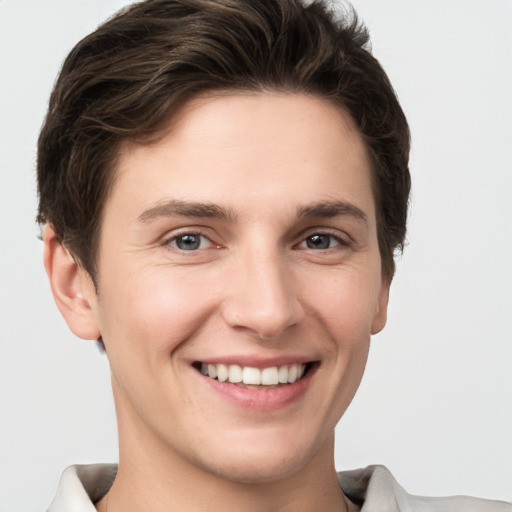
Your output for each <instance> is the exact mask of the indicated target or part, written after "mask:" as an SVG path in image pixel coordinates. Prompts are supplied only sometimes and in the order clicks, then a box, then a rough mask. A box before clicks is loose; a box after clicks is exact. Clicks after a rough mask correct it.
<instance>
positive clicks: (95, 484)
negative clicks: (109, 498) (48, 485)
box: [47, 464, 117, 512]
mask: <svg viewBox="0 0 512 512" xmlns="http://www.w3.org/2000/svg"><path fill="white" fill-rule="evenodd" d="M116 473H117V465H116V464H88V465H78V464H77V465H74V466H69V467H68V468H66V469H65V470H64V472H63V473H62V477H61V479H60V482H59V487H58V489H57V493H56V495H55V498H54V499H53V501H52V503H51V505H50V507H49V508H48V510H47V512H68V511H70V510H73V511H74V512H96V508H95V507H94V503H96V502H97V501H98V500H100V499H101V498H102V497H103V496H104V495H105V494H106V493H107V491H108V490H109V489H110V486H111V485H112V483H113V482H114V478H115V476H116Z"/></svg>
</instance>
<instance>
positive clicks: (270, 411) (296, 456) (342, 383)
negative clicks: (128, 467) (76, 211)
mask: <svg viewBox="0 0 512 512" xmlns="http://www.w3.org/2000/svg"><path fill="white" fill-rule="evenodd" d="M98 284H99V291H98V295H97V296H96V295H95V294H94V291H93V290H92V287H90V290H91V291H90V296H89V299H90V302H91V304H92V311H93V315H94V321H95V322H96V324H97V327H98V330H99V332H100V333H101V335H102V337H103V340H104V343H105V346H106V350H107V354H108V358H109V360H110V364H111V368H112V375H113V388H114V396H115V400H116V407H117V412H118V420H119V428H120V443H121V447H120V453H121V460H122V458H123V456H125V457H126V456H127V455H126V454H131V455H130V456H133V457H137V456H139V457H143V455H140V453H139V452H144V453H146V454H151V456H152V457H156V458H158V457H160V458H161V459H162V460H173V461H174V463H175V464H182V466H183V467H188V468H194V469H196V470H200V471H206V472H208V473H212V474H216V475H220V476H222V477H223V478H228V479H231V480H236V481H253V482H254V481H268V480H272V479H279V478H282V477H284V476H286V475H290V474H292V473H293V472H294V471H298V470H301V469H304V468H306V467H308V465H311V464H312V463H313V462H312V461H314V460H317V459H318V457H321V456H327V454H330V455H329V457H330V458H331V459H332V449H333V448H332V441H333V431H334V427H335V425H336V423H337V421H338V420H339V418H340V417H341V415H342V414H343V412H344V411H345V409H346V407H347V406H348V404H349V402H350V401H351V399H352V397H353V395H354V393H355V391H356V389H357V387H358V384H359V382H360V379H361V376H362V374H363V369H364V366H365V362H366V358H367V352H368V346H369V339H370V335H371V334H372V333H374V332H377V331H378V330H380V329H381V328H382V327H383V325H384V322H385V315H386V305H387V292H388V287H387V285H386V283H383V280H382V277H381V259H380V255H379V249H378V244H377V233H376V218H375V204H374V199H373V195H372V187H371V176H370V160H369V157H368V155H367V152H366V150H365V147H364V144H363V141H362V139H361V136H360V135H359V133H358V131H357V129H356V128H355V126H354V124H353V123H352V121H351V119H350V118H349V117H348V116H347V114H346V113H344V112H343V111H342V110H341V109H339V108H338V107H335V106H333V105H332V104H331V103H329V102H327V101H325V100H320V99H316V98H312V97H307V96H302V95H291V94H270V93H260V94H234V95H229V96H217V97H204V98H199V99H196V100H194V101H192V102H190V103H189V104H187V105H186V106H185V107H184V108H183V109H182V111H181V112H180V114H179V115H178V116H176V117H175V118H174V120H173V121H172V123H171V124H170V125H169V127H168V130H167V131H166V133H165V134H164V136H163V137H161V138H160V139H159V140H158V141H157V142H156V143H154V144H151V145H141V144H135V143H131V144H128V143H127V144H125V145H124V146H123V147H122V148H121V151H120V158H119V160H118V165H117V168H116V179H115V183H114V186H113V189H112V192H111V195H110V197H109V199H108V201H107V203H106V206H105V211H104V219H103V224H102V232H101V239H100V249H99V254H98ZM141 447H143V448H144V449H143V450H139V448H141ZM137 453H139V455H136V454H137ZM123 454H124V455H123Z"/></svg>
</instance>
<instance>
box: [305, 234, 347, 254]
mask: <svg viewBox="0 0 512 512" xmlns="http://www.w3.org/2000/svg"><path fill="white" fill-rule="evenodd" d="M342 243H343V242H342V241H341V240H340V239H339V238H338V237H336V236H334V235H329V234H325V233H315V234H313V235H310V236H308V237H307V238H306V239H305V240H304V241H303V242H302V243H301V244H300V245H299V247H301V248H304V249H305V248H307V249H318V250H324V249H330V248H331V247H336V246H337V245H340V244H342Z"/></svg>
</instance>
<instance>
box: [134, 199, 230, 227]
mask: <svg viewBox="0 0 512 512" xmlns="http://www.w3.org/2000/svg"><path fill="white" fill-rule="evenodd" d="M173 215H180V216H183V217H207V218H215V219H219V220H224V221H233V220H234V219H235V214H234V213H233V212H232V211H231V210H228V209H226V208H223V207H222V206H219V205H217V204H214V203H199V202H193V201H180V200H177V199H171V200H169V201H163V202H160V203H157V204H156V205H155V206H153V207H151V208H149V209H147V210H145V211H144V212H142V213H141V214H140V215H139V216H138V217H137V222H141V223H144V224H145V223H148V222H151V221H153V220H155V219H158V218H161V217H171V216H173Z"/></svg>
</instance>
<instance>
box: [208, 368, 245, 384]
mask: <svg viewBox="0 0 512 512" xmlns="http://www.w3.org/2000/svg"><path fill="white" fill-rule="evenodd" d="M208 376H210V377H211V375H210V372H208ZM212 379H215V377H212ZM228 380H229V382H232V383H233V384H237V383H238V382H242V367H241V366H238V365H237V364H230V365H229V373H228Z"/></svg>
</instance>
